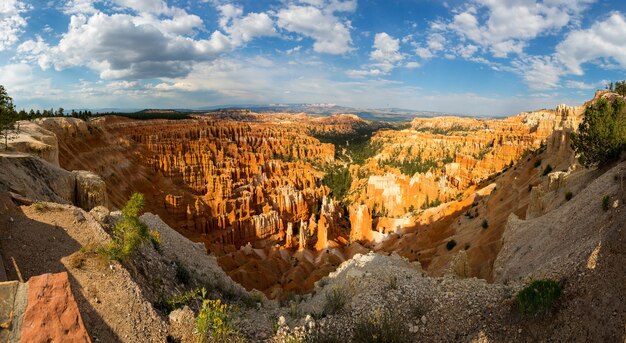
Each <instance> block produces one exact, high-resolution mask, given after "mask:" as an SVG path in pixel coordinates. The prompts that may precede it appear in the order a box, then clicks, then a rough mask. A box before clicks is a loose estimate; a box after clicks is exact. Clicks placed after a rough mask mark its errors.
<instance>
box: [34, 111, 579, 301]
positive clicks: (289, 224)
mask: <svg viewBox="0 0 626 343" xmlns="http://www.w3.org/2000/svg"><path fill="white" fill-rule="evenodd" d="M581 115H582V109H581V108H571V107H566V106H560V107H558V108H557V109H556V110H554V111H548V110H544V111H538V112H532V113H522V114H520V115H518V116H514V117H510V118H505V119H494V120H477V119H468V118H453V117H446V118H432V119H415V120H414V121H413V122H412V123H411V126H410V128H407V129H402V130H381V131H378V132H377V133H376V134H374V136H373V137H372V139H371V142H372V144H374V145H376V146H377V149H378V150H377V152H376V154H375V155H374V156H372V157H371V158H369V159H367V160H366V161H365V163H363V164H362V165H355V164H353V165H351V166H349V174H350V175H351V176H352V182H351V184H350V187H349V191H348V195H347V197H346V199H344V200H345V201H344V202H343V203H342V202H340V201H339V200H338V199H334V197H333V195H332V194H331V190H330V189H329V187H327V186H325V185H323V181H322V179H323V177H324V175H325V173H327V172H329V171H330V170H333V169H336V168H347V166H346V164H349V163H346V162H343V163H337V162H336V161H335V156H336V153H337V152H336V151H335V150H336V148H335V146H334V145H333V144H325V143H321V142H320V141H319V140H318V139H316V138H314V137H312V135H334V134H336V135H349V134H356V133H358V132H360V131H359V130H361V129H362V128H364V127H367V126H368V125H370V124H369V123H367V122H364V121H363V120H361V119H359V118H358V117H356V116H352V115H337V116H331V117H325V118H313V117H309V116H307V115H304V114H297V115H294V114H281V113H278V114H256V113H252V112H248V111H238V112H227V111H225V112H216V113H212V114H210V115H208V116H202V117H197V118H194V119H192V120H180V121H165V120H145V121H132V120H127V119H122V118H115V117H106V118H100V119H97V120H94V121H91V122H89V123H84V122H80V121H77V120H75V121H72V120H63V121H58V120H47V121H43V122H42V123H41V125H42V126H43V127H45V128H46V129H48V130H50V131H52V132H54V133H56V135H57V136H58V137H59V150H60V153H59V162H60V164H61V166H62V167H64V168H66V169H70V170H73V169H85V170H90V171H92V172H95V173H97V174H99V175H101V176H102V177H103V178H104V180H105V182H106V186H107V199H106V201H107V202H108V203H109V206H112V207H118V208H121V206H122V205H123V204H124V203H125V201H126V199H128V197H129V196H130V195H131V193H132V192H135V191H138V192H142V193H144V194H145V195H146V210H148V211H150V212H153V213H156V214H158V215H159V216H161V217H162V218H163V219H164V220H165V221H166V222H167V223H168V224H169V225H170V226H172V227H173V228H175V229H176V230H178V231H179V232H181V233H183V234H184V235H186V236H187V237H189V238H190V239H192V240H195V241H202V242H204V243H205V245H206V247H207V249H208V251H209V252H210V253H212V254H214V255H215V256H216V257H217V258H218V261H219V263H220V265H221V266H222V268H223V269H224V270H225V271H226V272H227V273H228V274H229V275H230V276H231V277H232V278H233V279H234V280H236V281H237V282H239V283H241V284H242V285H244V286H245V287H246V288H248V289H252V288H256V289H259V290H261V291H263V292H264V293H265V294H266V295H268V296H269V297H273V298H276V297H284V296H285V295H287V294H289V293H291V292H296V293H302V292H307V291H310V290H311V289H313V286H314V283H315V281H317V280H319V279H320V278H321V277H323V276H325V275H327V274H328V273H329V272H331V271H332V270H334V269H335V268H336V267H337V266H338V265H339V264H340V263H341V262H343V261H345V260H346V259H349V258H350V257H352V256H353V255H354V254H356V253H363V252H366V251H368V250H374V251H381V252H386V253H390V252H396V253H398V254H400V255H402V256H404V257H407V258H409V259H410V260H411V261H420V263H421V264H422V266H423V267H424V268H425V269H426V271H427V272H429V273H431V274H434V275H440V274H443V273H445V272H446V271H448V270H451V266H450V264H451V263H454V261H457V260H459V258H458V253H459V250H463V251H464V252H463V259H462V260H463V270H464V273H465V274H466V276H480V277H483V278H487V279H490V278H491V274H492V265H493V261H494V260H495V257H496V256H497V253H498V251H499V247H500V243H499V242H500V239H501V235H502V231H503V228H504V225H505V222H506V217H507V216H508V214H510V213H516V214H519V215H524V214H525V212H526V211H527V209H528V208H529V204H530V203H532V199H533V197H532V194H531V193H529V192H528V184H529V183H533V184H534V185H537V184H539V183H540V178H541V175H540V174H541V171H540V170H538V169H537V168H535V167H534V166H533V164H534V162H535V160H536V159H538V157H537V154H538V151H540V147H542V146H544V145H545V146H546V148H547V149H548V150H550V151H551V153H552V152H554V155H555V156H560V157H558V161H557V159H555V162H554V163H555V165H556V164H558V163H557V162H559V161H561V162H562V163H563V164H566V163H569V162H571V161H572V159H573V155H572V153H571V150H570V149H569V141H568V139H569V132H571V130H572V129H573V128H574V127H576V126H577V125H578V122H579V121H580V117H581ZM342 137H343V136H342ZM344 153H345V152H344ZM520 160H521V161H523V163H522V164H519V165H517V166H516V167H515V168H512V166H513V165H514V164H517V163H518V162H519V161H520ZM407 166H408V167H407ZM507 169H508V171H507V172H506V173H504V174H502V176H500V177H495V175H497V174H499V173H502V172H503V171H504V170H507ZM407 174H412V175H407ZM490 184H491V185H490ZM87 200H88V199H87ZM530 207H532V206H530ZM483 222H488V229H486V228H484V225H485V224H483ZM481 226H483V228H481ZM451 239H455V240H457V243H458V244H457V247H456V248H454V249H446V243H447V242H448V241H449V240H451ZM455 256H457V258H456V259H455ZM457 262H458V261H457ZM457 264H459V263H457ZM452 269H454V268H452Z"/></svg>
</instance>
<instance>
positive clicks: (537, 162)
mask: <svg viewBox="0 0 626 343" xmlns="http://www.w3.org/2000/svg"><path fill="white" fill-rule="evenodd" d="M540 165H541V160H537V161H535V164H534V166H535V168H539V166H540Z"/></svg>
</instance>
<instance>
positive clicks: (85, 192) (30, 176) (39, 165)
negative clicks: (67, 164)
mask: <svg viewBox="0 0 626 343" xmlns="http://www.w3.org/2000/svg"><path fill="white" fill-rule="evenodd" d="M0 165H2V168H0V191H8V192H12V193H15V194H18V195H20V196H22V197H25V198H27V199H29V200H30V201H49V202H56V203H61V204H75V205H76V206H78V207H81V208H83V209H85V210H91V209H92V208H94V207H96V206H99V205H105V204H106V202H107V201H106V184H105V182H104V180H102V178H100V177H99V176H98V175H95V174H93V173H91V172H87V171H75V172H68V171H67V170H65V169H62V168H59V167H58V166H55V165H53V164H51V163H49V162H47V161H44V160H43V159H41V158H39V157H35V156H33V155H30V154H23V153H6V154H0Z"/></svg>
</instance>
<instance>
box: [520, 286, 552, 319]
mask: <svg viewBox="0 0 626 343" xmlns="http://www.w3.org/2000/svg"><path fill="white" fill-rule="evenodd" d="M560 296H561V286H559V284H558V283H557V282H556V281H554V280H535V281H533V282H532V283H531V284H530V285H528V286H526V287H525V288H524V289H522V290H521V291H520V292H519V293H517V296H516V297H515V303H516V304H517V308H518V310H519V311H520V312H521V313H523V314H527V315H539V314H544V313H547V312H549V311H550V310H552V308H553V307H554V305H555V304H556V302H557V300H558V299H559V297H560Z"/></svg>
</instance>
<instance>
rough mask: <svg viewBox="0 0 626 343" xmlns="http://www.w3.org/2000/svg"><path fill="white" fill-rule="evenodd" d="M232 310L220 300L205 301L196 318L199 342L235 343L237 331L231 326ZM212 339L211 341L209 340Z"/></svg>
mask: <svg viewBox="0 0 626 343" xmlns="http://www.w3.org/2000/svg"><path fill="white" fill-rule="evenodd" d="M232 312H233V308H232V307H231V306H230V305H227V304H223V303H222V302H221V300H219V299H217V300H205V301H204V303H203V304H202V308H201V309H200V312H199V313H198V317H197V318H196V331H197V334H198V337H199V341H200V342H202V343H204V342H225V341H231V342H237V341H243V340H241V339H237V336H238V335H237V331H236V330H235V328H234V327H233V324H232ZM211 339H212V340H211Z"/></svg>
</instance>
